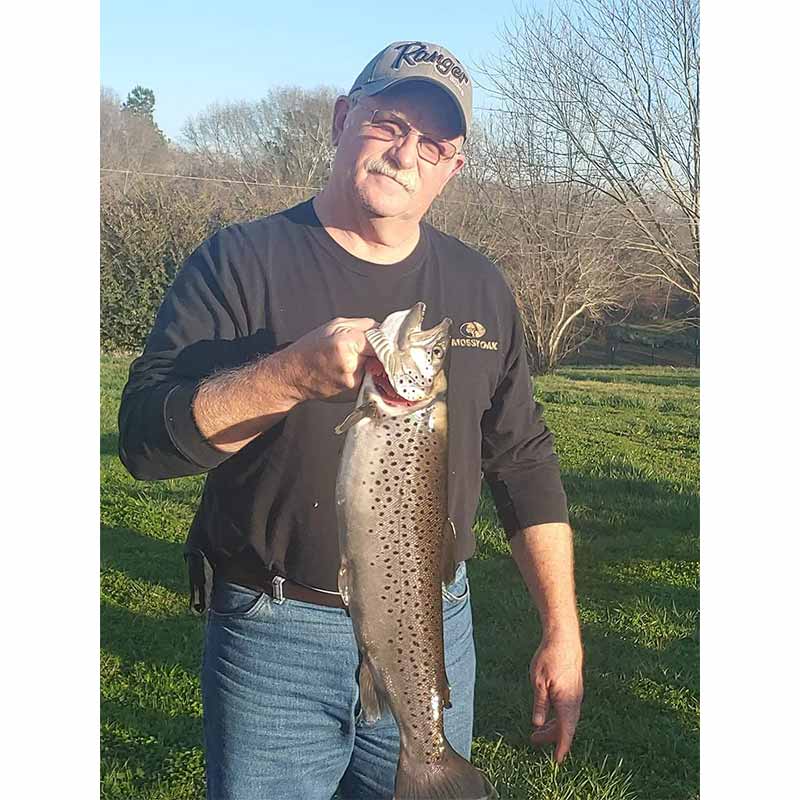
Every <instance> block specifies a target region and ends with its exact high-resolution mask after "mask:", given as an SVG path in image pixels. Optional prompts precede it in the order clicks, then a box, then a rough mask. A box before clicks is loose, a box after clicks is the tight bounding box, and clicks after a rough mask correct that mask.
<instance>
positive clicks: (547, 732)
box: [531, 719, 558, 747]
mask: <svg viewBox="0 0 800 800" xmlns="http://www.w3.org/2000/svg"><path fill="white" fill-rule="evenodd" d="M557 741H558V721H557V720H555V719H551V720H550V721H549V722H547V723H546V724H544V725H542V726H540V727H538V728H537V729H536V730H535V731H534V732H533V733H532V734H531V744H532V745H533V746H534V747H544V745H546V744H555V742H557Z"/></svg>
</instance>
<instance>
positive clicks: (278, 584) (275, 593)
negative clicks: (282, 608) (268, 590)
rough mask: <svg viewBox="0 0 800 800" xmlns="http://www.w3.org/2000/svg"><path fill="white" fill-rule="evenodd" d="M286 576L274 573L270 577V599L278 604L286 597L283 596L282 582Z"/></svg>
mask: <svg viewBox="0 0 800 800" xmlns="http://www.w3.org/2000/svg"><path fill="white" fill-rule="evenodd" d="M285 580H286V578H281V576H280V575H276V576H275V577H274V578H273V579H272V599H273V600H274V601H275V602H276V603H278V605H280V604H281V603H282V602H283V601H284V600H285V599H286V598H285V597H284V596H283V584H284V581H285Z"/></svg>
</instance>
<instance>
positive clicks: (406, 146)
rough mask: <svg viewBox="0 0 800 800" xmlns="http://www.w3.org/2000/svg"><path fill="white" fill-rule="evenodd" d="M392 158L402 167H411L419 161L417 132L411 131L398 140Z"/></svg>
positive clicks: (393, 148) (392, 150) (392, 151)
mask: <svg viewBox="0 0 800 800" xmlns="http://www.w3.org/2000/svg"><path fill="white" fill-rule="evenodd" d="M390 153H391V156H392V159H393V160H394V161H395V163H396V164H397V166H398V167H400V168H401V169H411V167H413V166H414V165H415V164H416V163H417V134H416V133H414V132H413V131H409V132H408V134H407V135H406V136H404V137H403V138H402V139H400V141H398V142H396V143H395V145H394V147H392V149H391V151H390Z"/></svg>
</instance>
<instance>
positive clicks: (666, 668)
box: [469, 473, 699, 800]
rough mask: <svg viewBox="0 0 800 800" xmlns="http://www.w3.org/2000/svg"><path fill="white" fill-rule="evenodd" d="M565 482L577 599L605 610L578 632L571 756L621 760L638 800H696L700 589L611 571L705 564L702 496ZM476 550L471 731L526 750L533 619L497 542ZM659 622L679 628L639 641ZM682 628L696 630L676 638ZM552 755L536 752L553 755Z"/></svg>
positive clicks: (633, 483)
mask: <svg viewBox="0 0 800 800" xmlns="http://www.w3.org/2000/svg"><path fill="white" fill-rule="evenodd" d="M565 484H566V486H567V493H568V496H569V498H570V503H571V508H574V509H575V510H576V512H575V513H574V514H573V515H572V516H573V519H572V524H573V527H574V528H575V531H576V544H575V551H576V583H577V586H578V593H579V601H580V603H581V606H582V607H584V608H586V607H590V608H591V609H593V610H595V611H596V610H600V611H601V612H602V611H603V610H606V611H607V615H608V618H607V619H606V618H605V616H604V614H603V613H599V614H594V615H592V621H590V622H584V624H583V626H582V627H583V639H584V650H585V669H584V679H585V686H584V703H583V709H582V718H581V724H580V726H579V728H578V734H577V737H576V739H575V743H574V745H573V754H574V755H575V756H577V757H578V758H581V757H582V755H585V754H586V753H587V752H588V750H589V749H591V750H593V751H594V752H595V753H596V752H598V751H600V752H603V753H607V754H608V755H609V758H610V760H611V761H612V762H616V760H617V759H618V758H620V757H621V756H624V758H625V768H626V769H628V770H632V771H633V773H634V783H633V786H632V788H634V790H635V792H636V793H637V795H638V796H639V797H640V798H647V799H648V800H657V799H658V800H661V799H662V798H664V799H666V798H670V800H671V799H672V798H675V797H689V796H691V795H692V792H693V791H699V733H698V731H697V723H696V711H695V710H694V709H695V703H696V698H697V697H698V695H699V641H698V626H697V623H696V622H693V619H695V617H693V614H692V612H695V611H696V610H697V609H698V607H699V593H698V591H697V590H696V589H695V588H692V587H691V586H683V585H674V584H673V583H671V582H670V574H671V573H670V572H669V570H667V572H666V576H667V577H665V578H664V580H659V579H658V577H653V575H651V574H649V573H648V571H647V569H644V570H643V571H642V572H637V571H635V570H634V571H633V572H630V571H629V572H628V573H626V574H624V575H618V574H615V569H616V568H617V567H618V566H619V565H620V564H622V565H630V564H633V565H636V562H638V561H641V562H645V564H646V565H647V564H649V563H650V562H659V563H663V564H666V565H667V566H669V565H671V564H673V563H674V564H675V565H676V568H675V569H676V572H677V574H678V575H679V576H680V575H681V573H680V569H681V565H679V562H682V561H696V560H697V558H698V553H697V536H696V532H697V526H698V510H699V503H698V498H697V496H696V495H695V494H692V493H684V492H682V491H680V489H678V488H676V487H674V486H671V485H669V484H667V483H663V482H659V481H649V480H646V479H642V478H641V477H640V476H635V475H633V474H630V475H628V474H625V473H623V474H620V476H619V477H616V478H611V477H597V478H592V477H588V476H584V475H575V474H571V475H569V474H565ZM493 524H496V516H495V515H494V512H493V510H492V509H491V508H490V506H489V504H487V503H485V502H482V503H481V505H480V508H479V514H478V519H477V520H476V527H480V526H482V527H483V528H484V529H485V528H486V527H491V526H492V525H493ZM485 544H486V545H488V547H485V546H484V545H485ZM480 548H481V553H482V557H480V558H479V559H473V560H472V561H471V562H470V565H469V575H470V587H471V596H472V606H473V619H474V628H475V645H476V651H477V654H478V673H477V679H476V688H475V735H476V736H479V737H483V738H486V739H489V740H495V739H497V738H498V737H502V738H503V739H504V740H505V741H506V742H507V743H509V744H512V745H515V746H519V747H528V746H529V745H528V736H529V733H530V730H531V724H530V715H531V707H532V700H533V698H532V691H531V688H530V683H529V678H528V667H529V663H530V659H531V657H532V656H533V654H534V652H535V650H536V647H537V646H538V643H539V641H540V637H541V629H540V626H539V622H538V615H537V613H536V610H535V607H534V605H533V603H532V601H531V600H530V598H529V597H528V594H527V591H526V590H525V587H524V584H523V582H522V579H521V577H520V576H519V573H518V571H517V569H516V566H515V565H514V562H513V561H512V559H511V557H510V555H509V554H508V553H507V552H506V551H504V550H503V548H501V547H500V545H499V544H498V541H497V539H496V538H495V539H492V540H491V541H487V542H485V543H484V542H481V544H480ZM605 567H609V568H608V569H605ZM656 575H657V573H656ZM640 607H643V608H644V612H645V613H644V614H643V615H642V617H641V618H640V619H637V620H636V622H635V624H634V623H631V622H630V620H629V619H628V618H623V619H618V618H617V617H616V616H615V612H616V610H617V609H626V610H628V612H627V613H628V614H630V615H634V616H635V614H636V609H637V608H640ZM630 609H633V610H632V611H631V610H630ZM662 619H664V620H667V621H668V622H669V623H670V624H672V625H673V628H671V629H670V628H669V627H667V628H665V629H664V631H658V633H660V634H662V635H661V638H660V639H659V636H658V635H657V636H654V637H653V640H654V642H655V644H654V645H653V646H647V645H645V644H640V643H639V642H640V641H641V639H644V640H647V636H648V635H649V634H650V633H651V631H650V629H649V627H648V626H651V625H656V624H659V623H660V621H661V620H662ZM675 625H677V626H678V627H677V628H675V627H674V626H675ZM637 626H640V627H637ZM686 626H689V627H693V631H692V632H691V633H688V634H685V633H681V630H680V628H681V627H683V628H686ZM670 636H672V638H670ZM532 752H533V751H532ZM546 752H547V755H544V754H543V755H542V756H541V757H543V758H545V757H549V751H546ZM676 775H680V776H681V777H680V778H678V779H677V780H676Z"/></svg>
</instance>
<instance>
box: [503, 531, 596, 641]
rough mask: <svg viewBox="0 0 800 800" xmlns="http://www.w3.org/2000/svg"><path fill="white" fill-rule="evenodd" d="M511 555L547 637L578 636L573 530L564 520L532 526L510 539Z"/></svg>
mask: <svg viewBox="0 0 800 800" xmlns="http://www.w3.org/2000/svg"><path fill="white" fill-rule="evenodd" d="M510 544H511V554H512V556H513V558H514V561H515V563H516V565H517V568H518V569H519V571H520V574H521V575H522V577H523V579H524V581H525V584H526V586H527V587H528V591H529V592H530V595H531V597H532V598H533V600H534V602H535V603H536V607H537V609H538V610H539V617H540V619H541V623H542V631H543V633H544V635H545V636H546V637H552V636H569V637H573V636H575V637H580V627H579V624H578V609H577V605H576V601H575V575H574V559H573V549H572V530H571V528H570V526H569V525H568V524H566V523H564V522H549V523H545V524H542V525H532V526H531V527H529V528H524V529H522V530H521V531H519V532H518V533H517V534H516V535H515V536H513V537H512V539H511V542H510Z"/></svg>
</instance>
